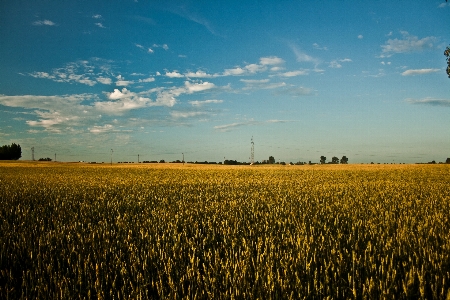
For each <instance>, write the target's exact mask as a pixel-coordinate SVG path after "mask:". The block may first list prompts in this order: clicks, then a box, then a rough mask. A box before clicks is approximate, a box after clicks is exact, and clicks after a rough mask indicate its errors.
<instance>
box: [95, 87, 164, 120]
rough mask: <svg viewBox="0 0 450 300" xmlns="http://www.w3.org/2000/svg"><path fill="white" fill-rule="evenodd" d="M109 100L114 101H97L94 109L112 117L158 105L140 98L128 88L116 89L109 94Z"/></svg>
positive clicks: (147, 99)
mask: <svg viewBox="0 0 450 300" xmlns="http://www.w3.org/2000/svg"><path fill="white" fill-rule="evenodd" d="M108 98H109V99H110V100H114V101H97V102H95V103H94V107H95V108H96V109H97V110H99V111H101V112H105V113H108V114H110V115H121V114H123V113H124V112H127V111H129V110H133V109H138V108H144V107H149V106H154V105H156V103H155V102H152V101H151V100H150V99H149V98H145V97H140V96H139V95H137V94H136V93H133V92H130V91H129V90H127V89H126V88H123V89H122V91H119V90H118V89H114V92H112V93H109V94H108Z"/></svg>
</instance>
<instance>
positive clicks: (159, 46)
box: [153, 44, 169, 51]
mask: <svg viewBox="0 0 450 300" xmlns="http://www.w3.org/2000/svg"><path fill="white" fill-rule="evenodd" d="M153 48H163V49H164V50H166V51H167V50H169V46H167V44H162V45H158V44H153Z"/></svg>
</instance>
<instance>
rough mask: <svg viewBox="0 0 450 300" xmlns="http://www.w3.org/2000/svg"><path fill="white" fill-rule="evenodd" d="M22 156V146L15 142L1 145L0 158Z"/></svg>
mask: <svg viewBox="0 0 450 300" xmlns="http://www.w3.org/2000/svg"><path fill="white" fill-rule="evenodd" d="M21 157H22V148H20V145H16V144H14V143H12V144H11V146H8V145H4V146H2V147H0V160H18V159H19V158H21Z"/></svg>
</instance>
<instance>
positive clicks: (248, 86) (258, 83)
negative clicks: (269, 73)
mask: <svg viewBox="0 0 450 300" xmlns="http://www.w3.org/2000/svg"><path fill="white" fill-rule="evenodd" d="M240 81H241V82H243V83H245V87H244V88H243V90H252V89H264V90H268V89H276V88H280V87H283V86H286V83H284V82H275V83H269V79H261V80H255V79H241V80H240Z"/></svg>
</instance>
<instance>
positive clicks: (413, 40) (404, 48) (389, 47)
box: [380, 31, 436, 57]
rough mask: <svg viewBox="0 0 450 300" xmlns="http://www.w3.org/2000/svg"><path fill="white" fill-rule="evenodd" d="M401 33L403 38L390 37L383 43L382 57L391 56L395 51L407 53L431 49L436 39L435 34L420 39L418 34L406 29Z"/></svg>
mask: <svg viewBox="0 0 450 300" xmlns="http://www.w3.org/2000/svg"><path fill="white" fill-rule="evenodd" d="M401 34H402V36H403V39H389V40H387V41H386V44H384V45H381V48H382V54H381V56H380V57H386V56H387V57H389V56H391V55H392V54H394V53H407V52H415V51H423V50H426V49H431V48H433V43H434V42H435V41H436V38H435V37H434V36H428V37H424V38H422V39H419V38H418V37H417V36H412V35H410V34H409V33H408V32H406V31H402V32H401Z"/></svg>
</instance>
